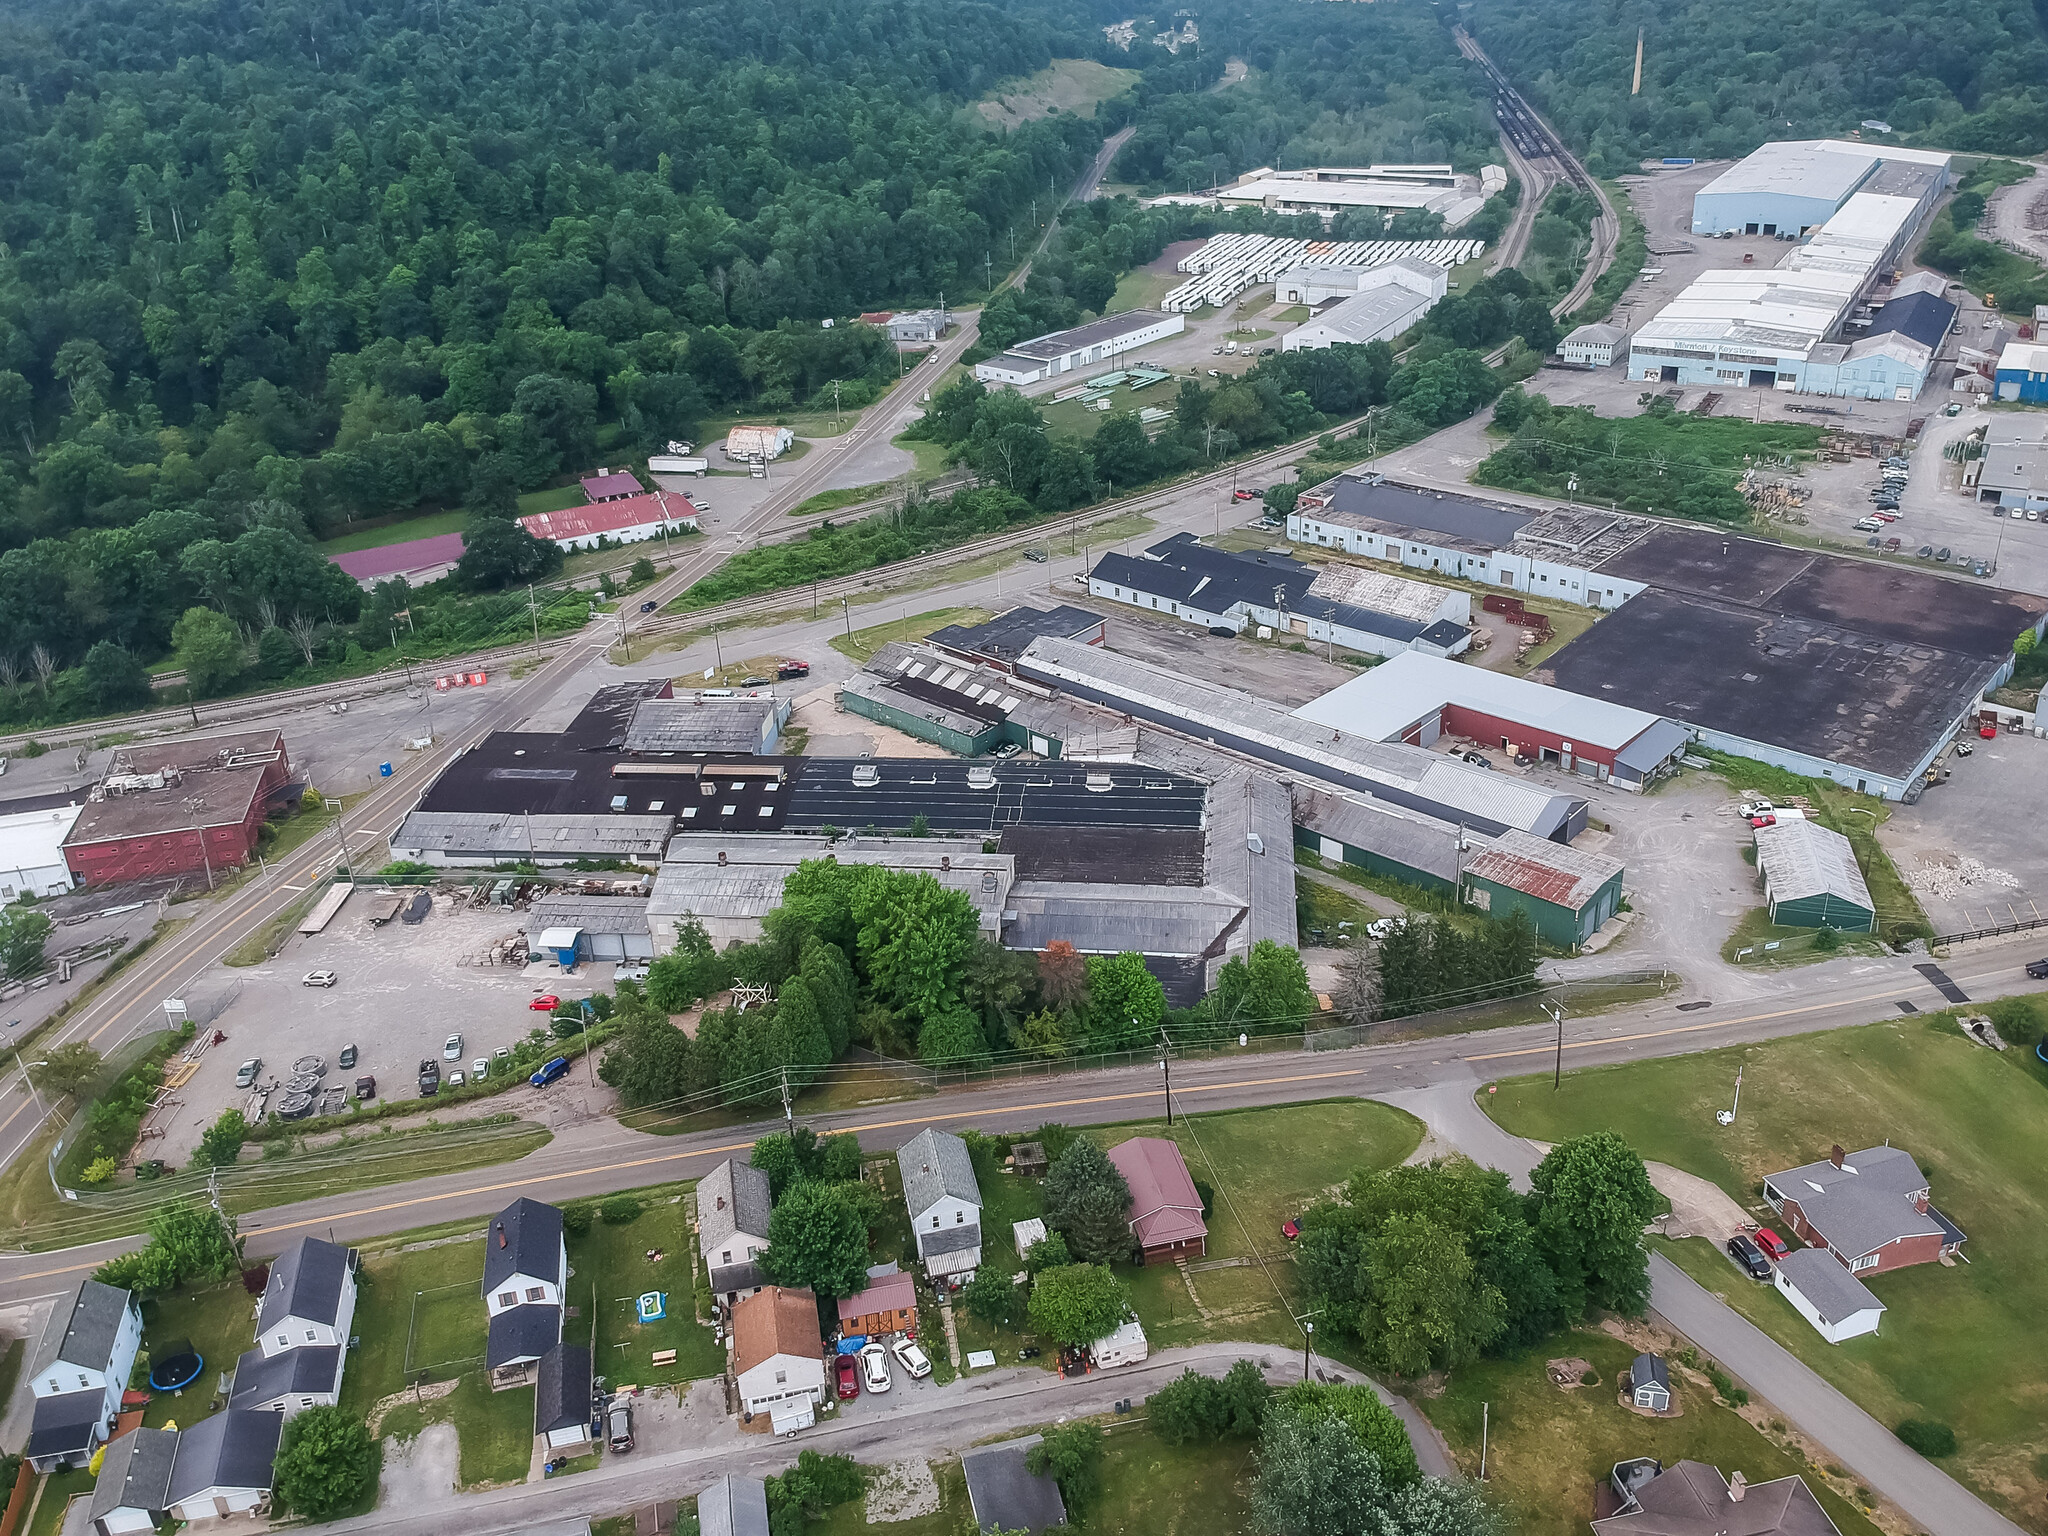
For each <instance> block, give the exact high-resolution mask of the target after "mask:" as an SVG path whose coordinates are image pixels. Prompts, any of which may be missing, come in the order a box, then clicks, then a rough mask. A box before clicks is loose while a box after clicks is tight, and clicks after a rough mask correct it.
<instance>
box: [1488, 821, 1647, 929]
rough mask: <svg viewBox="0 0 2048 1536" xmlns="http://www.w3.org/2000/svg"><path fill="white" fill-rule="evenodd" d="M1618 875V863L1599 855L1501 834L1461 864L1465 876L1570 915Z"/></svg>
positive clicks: (1511, 834)
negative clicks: (1491, 883)
mask: <svg viewBox="0 0 2048 1536" xmlns="http://www.w3.org/2000/svg"><path fill="white" fill-rule="evenodd" d="M1474 842H1475V844H1476V843H1477V842H1478V839H1474ZM1621 872H1622V867H1621V865H1620V864H1618V863H1616V862H1615V861H1614V860H1613V859H1610V858H1606V857H1604V856H1603V855H1601V854H1597V853H1588V852H1586V851H1585V850H1583V849H1579V848H1572V847H1568V846H1566V845H1565V844H1563V843H1553V842H1549V841H1547V840H1545V839H1543V838H1540V837H1530V836H1528V835H1527V834H1526V833H1522V832H1503V833H1502V834H1501V835H1500V836H1499V837H1497V838H1494V839H1492V840H1491V841H1490V842H1489V843H1487V844H1485V845H1484V846H1483V847H1481V848H1480V849H1479V851H1478V852H1477V853H1474V854H1471V855H1469V856H1468V857H1467V858H1466V860H1465V873H1466V875H1468V876H1476V877H1478V878H1479V879H1482V880H1490V881H1492V882H1493V883H1494V884H1495V885H1504V886H1506V887H1507V888H1508V889H1509V890H1511V891H1520V892H1521V893H1522V894H1523V895H1525V896H1533V897H1535V898H1536V899H1537V900H1538V901H1547V902H1549V903H1550V904H1551V905H1552V906H1558V907H1566V908H1569V909H1570V910H1571V911H1573V912H1577V911H1579V910H1580V909H1582V908H1583V907H1584V906H1585V905H1586V904H1587V903H1588V902H1590V901H1591V900H1592V899H1593V898H1594V896H1595V895H1597V894H1598V893H1599V891H1600V888H1601V887H1602V886H1603V885H1605V884H1606V883H1607V882H1608V881H1610V880H1612V879H1614V878H1615V876H1617V875H1619V874H1620V873H1621Z"/></svg>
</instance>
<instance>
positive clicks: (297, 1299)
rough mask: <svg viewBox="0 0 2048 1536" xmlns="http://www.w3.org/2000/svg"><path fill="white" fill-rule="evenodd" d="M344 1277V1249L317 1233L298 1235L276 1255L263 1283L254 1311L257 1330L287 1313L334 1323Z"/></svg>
mask: <svg viewBox="0 0 2048 1536" xmlns="http://www.w3.org/2000/svg"><path fill="white" fill-rule="evenodd" d="M347 1279H348V1250H347V1249H346V1248H338V1247H336V1246H335V1245H334V1244H333V1243H330V1242H326V1241H324V1240H323V1239H321V1238H317V1237H302V1238H300V1239H299V1240H298V1241H297V1242H296V1243H293V1244H292V1245H291V1247H289V1248H287V1249H285V1251H284V1252H283V1253H281V1254H279V1255H278V1257H277V1258H276V1259H275V1260H274V1261H273V1262H272V1264H271V1266H270V1281H269V1283H268V1284H267V1285H265V1286H264V1287H263V1302H262V1306H261V1307H260V1309H259V1310H258V1311H257V1314H256V1331H257V1332H258V1333H259V1334H260V1333H263V1332H264V1331H266V1330H267V1329H269V1328H271V1327H273V1326H274V1325H275V1324H277V1323H281V1322H283V1321H284V1320H285V1319H286V1318H288V1317H300V1318H304V1319H305V1320H306V1321H307V1322H309V1323H325V1324H327V1325H328V1326H329V1327H332V1326H334V1324H335V1323H336V1322H338V1321H339V1320H340V1317H341V1292H342V1288H343V1286H344V1284H345V1283H346V1281H347Z"/></svg>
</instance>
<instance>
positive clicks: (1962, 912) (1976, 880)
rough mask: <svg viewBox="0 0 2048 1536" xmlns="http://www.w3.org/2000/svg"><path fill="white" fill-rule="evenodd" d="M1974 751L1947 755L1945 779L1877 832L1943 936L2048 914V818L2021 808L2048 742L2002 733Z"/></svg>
mask: <svg viewBox="0 0 2048 1536" xmlns="http://www.w3.org/2000/svg"><path fill="white" fill-rule="evenodd" d="M1970 748H1971V751H1970V755H1969V756H1968V757H1962V758H1959V757H1955V756H1951V757H1950V758H1949V760H1948V765H1947V766H1948V767H1949V769H1950V776H1949V780H1948V782H1947V783H1945V784H1938V785H1936V786H1935V787H1933V788H1932V789H1929V790H1928V791H1927V792H1926V793H1925V794H1924V795H1922V796H1921V797H1920V800H1919V801H1918V803H1917V804H1914V805H1901V806H1896V807H1894V808H1893V810H1892V814H1891V819H1890V820H1888V821H1887V822H1885V823H1884V825H1883V826H1882V827H1881V828H1880V829H1879V833H1878V839H1879V841H1880V842H1882V843H1883V844H1884V846H1885V849H1886V851H1887V852H1888V853H1890V854H1891V856H1892V861H1893V862H1894V863H1895V864H1897V865H1898V867H1899V873H1900V874H1902V875H1904V876H1905V877H1906V880H1907V883H1908V884H1910V885H1912V886H1913V887H1914V893H1915V894H1916V895H1917V896H1918V897H1919V898H1920V905H1921V907H1922V908H1924V909H1925V910H1926V913H1927V916H1928V918H1929V920H1930V921H1931V922H1933V924H1934V926H1935V928H1936V930H1937V931H1940V932H1953V931H1959V930H1963V929H1968V928H1974V927H1990V926H1995V925H1996V924H1999V923H2009V922H2012V921H2013V920H2014V919H2016V918H2030V917H2039V916H2048V824H2044V822H2043V820H2042V818H2041V817H2039V816H2036V815H2030V814H2025V813H2024V812H2020V808H2021V807H2025V806H2028V805H2031V804H2032V803H2033V802H2034V798H2035V796H2036V795H2037V794H2038V786H2039V784H2040V782H2041V774H2042V770H2043V769H2044V768H2048V741H2038V740H2036V739H2035V738H2034V737H2032V736H2000V737H1998V738H1996V739H1995V740H1992V741H1979V740H1974V739H1973V740H1971V742H1970ZM2016 812H2020V813H2019V814H2015V813H2016ZM2008 882H2010V883H2008Z"/></svg>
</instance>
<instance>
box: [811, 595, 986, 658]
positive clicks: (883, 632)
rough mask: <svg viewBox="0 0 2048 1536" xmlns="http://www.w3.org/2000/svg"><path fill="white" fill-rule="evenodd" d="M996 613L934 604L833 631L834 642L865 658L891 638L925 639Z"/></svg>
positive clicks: (842, 650)
mask: <svg viewBox="0 0 2048 1536" xmlns="http://www.w3.org/2000/svg"><path fill="white" fill-rule="evenodd" d="M994 617H995V615H994V614H992V613H991V612H989V610H988V609H986V608H933V609H931V610H929V611H928V612H925V613H913V614H912V615H911V616H910V617H909V618H907V619H894V620H891V621H890V622H889V623H887V624H877V625H874V626H873V627H872V628H869V629H857V630H855V631H854V632H853V633H852V634H850V635H834V636H833V637H832V640H831V645H832V649H833V650H835V651H837V652H839V653H840V654H841V655H842V656H851V657H852V658H853V659H854V660H855V661H860V662H864V661H866V660H867V659H868V658H869V657H871V656H873V655H874V654H875V652H877V651H879V650H880V649H881V648H882V647H883V646H885V645H887V644H888V643H889V642H890V641H892V640H922V639H924V637H925V636H927V635H929V634H930V633H931V632H932V631H933V630H935V629H944V628H945V627H946V626H947V625H948V624H985V623H987V622H988V621H989V620H990V619H992V618H994Z"/></svg>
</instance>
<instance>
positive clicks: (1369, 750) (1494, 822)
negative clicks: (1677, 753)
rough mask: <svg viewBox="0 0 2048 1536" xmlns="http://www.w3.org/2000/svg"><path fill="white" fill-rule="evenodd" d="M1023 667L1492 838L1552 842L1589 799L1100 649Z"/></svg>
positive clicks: (1061, 643)
mask: <svg viewBox="0 0 2048 1536" xmlns="http://www.w3.org/2000/svg"><path fill="white" fill-rule="evenodd" d="M1017 667H1018V670H1019V671H1020V672H1021V673H1023V674H1024V675H1025V676H1027V677H1030V678H1033V679H1035V680H1037V681H1041V682H1044V683H1047V684H1049V685H1051V686H1055V687H1059V688H1063V689H1065V690H1066V691H1068V692H1071V693H1073V694H1075V695H1076V696H1077V697H1080V698H1084V699H1092V700H1094V701H1096V702H1099V703H1103V704H1108V705H1110V706H1112V707H1114V708H1119V709H1122V710H1123V711H1125V712H1127V713H1129V714H1132V715H1135V716H1137V717H1139V718H1141V719H1145V720H1148V721H1151V722H1153V723H1155V724H1159V725H1163V726H1165V727H1167V728H1168V729H1171V730H1177V731H1181V732H1183V733H1185V734H1187V735H1190V736H1193V737H1195V738H1197V739H1198V740H1208V741H1212V742H1215V743H1217V744H1219V745H1223V746H1228V747H1233V748H1235V749H1236V750H1238V751H1241V752H1245V753H1248V754H1250V755H1252V756H1255V757H1260V758H1263V759H1265V760H1267V761H1269V762H1272V763H1275V764H1277V765H1279V766H1282V767H1287V768H1293V769H1295V770H1297V771H1300V772H1303V773H1309V774H1314V775H1316V776H1317V777H1320V778H1325V779H1329V780H1331V781H1333V782H1335V783H1340V784H1344V785H1346V786H1347V787H1350V788H1355V789H1364V790H1366V791H1368V792H1369V793H1371V794H1374V795H1376V796H1378V797H1380V798H1382V799H1385V800H1388V801H1390V802H1392V803H1393V804H1396V805H1400V806H1403V807H1405V808H1407V809H1409V810H1414V811H1421V812H1422V813H1424V814H1425V815H1432V816H1438V817H1441V818H1443V819H1445V820H1456V821H1461V822H1464V823H1466V824H1467V825H1470V826H1475V827H1477V828H1478V829H1479V830H1480V831H1483V832H1501V831H1505V830H1507V829H1508V828H1509V827H1514V828H1517V829H1519V830H1521V831H1524V832H1533V833H1535V834H1536V835H1537V836H1538V837H1547V836H1549V835H1550V834H1551V833H1552V832H1554V831H1556V830H1557V829H1558V828H1560V827H1562V826H1563V825H1564V824H1565V823H1566V822H1567V821H1568V820H1569V819H1570V817H1571V814H1572V811H1573V809H1574V807H1575V806H1577V805H1578V804H1579V803H1580V802H1579V801H1578V800H1576V799H1575V798H1574V797H1572V796H1569V795H1562V794H1554V793H1552V792H1551V791H1549V790H1547V789H1544V788H1542V787H1541V786H1539V785H1536V784H1534V783H1531V782H1529V781H1527V780H1524V779H1521V778H1518V777H1515V776H1513V775H1510V774H1505V773H1500V772H1489V771H1486V770H1484V769H1479V768H1474V767H1472V766H1471V765H1470V764H1468V763H1463V762H1459V761H1456V760H1455V759H1453V758H1450V757H1447V756H1445V755H1444V754H1442V753H1439V752H1432V751H1429V750H1428V749H1427V748H1424V747H1411V746H1407V745H1405V744H1403V743H1400V742H1382V741H1368V740H1362V739H1359V738H1356V737H1354V736H1352V735H1350V734H1349V733H1347V732H1345V731H1342V730H1339V729H1335V728H1333V727H1331V726H1328V725H1322V724H1318V723H1316V722H1314V721H1311V720H1307V719H1304V718H1301V717H1300V716H1299V715H1297V714H1295V713H1290V712H1289V711H1287V710H1285V709H1282V708H1281V707H1280V706H1279V705H1277V704H1271V703H1268V702H1267V701H1266V700H1264V699H1261V698H1257V697H1255V696H1254V695H1252V694H1249V693H1246V692H1244V691H1242V690H1240V689H1236V688H1229V687H1225V686H1223V685H1221V684H1217V683H1209V682H1204V681H1201V680H1199V679H1196V678H1191V677H1186V676H1183V675H1181V674H1178V673H1174V672H1170V671H1168V670H1167V669H1166V668H1164V667H1156V666H1153V665H1152V664H1150V663H1149V662H1143V661H1138V660H1136V659H1135V658H1132V657H1129V656H1122V655H1118V654H1117V653H1115V652H1113V651H1106V650H1104V649H1103V648H1102V647H1100V646H1092V645H1084V644H1081V643H1079V642H1077V641H1072V640H1055V639H1042V640H1036V641H1034V642H1032V644H1031V645H1030V647H1029V648H1028V649H1026V650H1025V652H1024V654H1023V655H1022V656H1021V657H1019V658H1018V661H1017Z"/></svg>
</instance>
